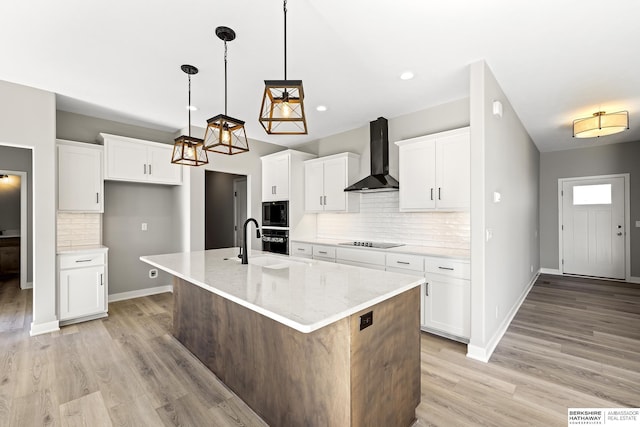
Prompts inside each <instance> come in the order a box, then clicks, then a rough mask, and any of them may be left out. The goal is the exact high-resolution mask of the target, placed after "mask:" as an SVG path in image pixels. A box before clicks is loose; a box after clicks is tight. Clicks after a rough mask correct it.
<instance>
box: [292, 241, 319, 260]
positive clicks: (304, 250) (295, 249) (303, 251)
mask: <svg viewBox="0 0 640 427" xmlns="http://www.w3.org/2000/svg"><path fill="white" fill-rule="evenodd" d="M290 255H291V256H304V257H310V256H313V246H312V245H310V244H309V243H300V242H292V243H291V254H290Z"/></svg>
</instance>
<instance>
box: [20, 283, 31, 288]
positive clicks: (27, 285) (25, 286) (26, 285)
mask: <svg viewBox="0 0 640 427" xmlns="http://www.w3.org/2000/svg"><path fill="white" fill-rule="evenodd" d="M22 289H33V282H25V284H24V287H23V288H22Z"/></svg>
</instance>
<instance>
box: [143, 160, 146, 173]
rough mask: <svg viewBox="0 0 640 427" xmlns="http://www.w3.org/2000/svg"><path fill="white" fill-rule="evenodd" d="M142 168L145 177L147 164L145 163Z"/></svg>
mask: <svg viewBox="0 0 640 427" xmlns="http://www.w3.org/2000/svg"><path fill="white" fill-rule="evenodd" d="M143 166H144V174H145V175H146V174H147V164H146V163H145V164H144V165H143Z"/></svg>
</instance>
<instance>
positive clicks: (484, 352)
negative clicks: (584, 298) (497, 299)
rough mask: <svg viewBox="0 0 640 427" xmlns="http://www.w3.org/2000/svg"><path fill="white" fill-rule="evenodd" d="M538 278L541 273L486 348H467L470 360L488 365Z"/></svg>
mask: <svg viewBox="0 0 640 427" xmlns="http://www.w3.org/2000/svg"><path fill="white" fill-rule="evenodd" d="M538 276H540V273H536V275H535V276H533V278H532V279H531V281H530V282H529V284H528V285H527V286H526V287H525V289H524V291H523V292H522V295H520V298H518V301H517V302H516V303H515V304H514V305H513V307H511V311H509V314H508V315H507V317H505V319H504V320H503V322H502V324H500V326H499V327H498V330H497V331H496V332H495V333H494V334H493V336H492V337H491V339H490V340H489V342H488V343H487V345H486V346H484V347H481V346H477V345H472V344H469V345H468V346H467V357H468V358H469V359H475V360H479V361H481V362H484V363H487V362H488V361H489V359H490V358H491V355H492V354H493V352H494V350H495V349H496V347H497V346H498V344H499V343H500V340H501V339H502V336H503V335H504V334H505V332H507V329H509V325H510V324H511V321H512V320H513V318H514V317H515V316H516V313H518V310H520V306H521V305H522V303H523V302H524V300H525V299H526V298H527V295H529V291H531V288H533V285H534V284H535V283H536V280H538Z"/></svg>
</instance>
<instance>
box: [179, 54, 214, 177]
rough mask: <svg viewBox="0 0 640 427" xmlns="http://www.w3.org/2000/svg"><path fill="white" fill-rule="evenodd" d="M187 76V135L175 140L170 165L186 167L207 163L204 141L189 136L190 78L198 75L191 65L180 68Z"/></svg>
mask: <svg viewBox="0 0 640 427" xmlns="http://www.w3.org/2000/svg"><path fill="white" fill-rule="evenodd" d="M180 68H181V69H182V71H184V72H185V73H186V74H187V75H188V76H189V104H188V105H187V109H188V110H189V131H188V132H189V135H181V136H179V137H178V138H176V140H175V143H174V145H173V156H172V158H171V163H175V164H178V165H186V166H200V165H206V164H207V163H209V159H208V157H207V152H206V151H205V150H204V140H202V139H200V138H194V137H192V136H191V109H192V107H191V76H192V75H194V74H198V69H197V68H196V67H194V66H193V65H186V64H185V65H183V66H181V67H180Z"/></svg>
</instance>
